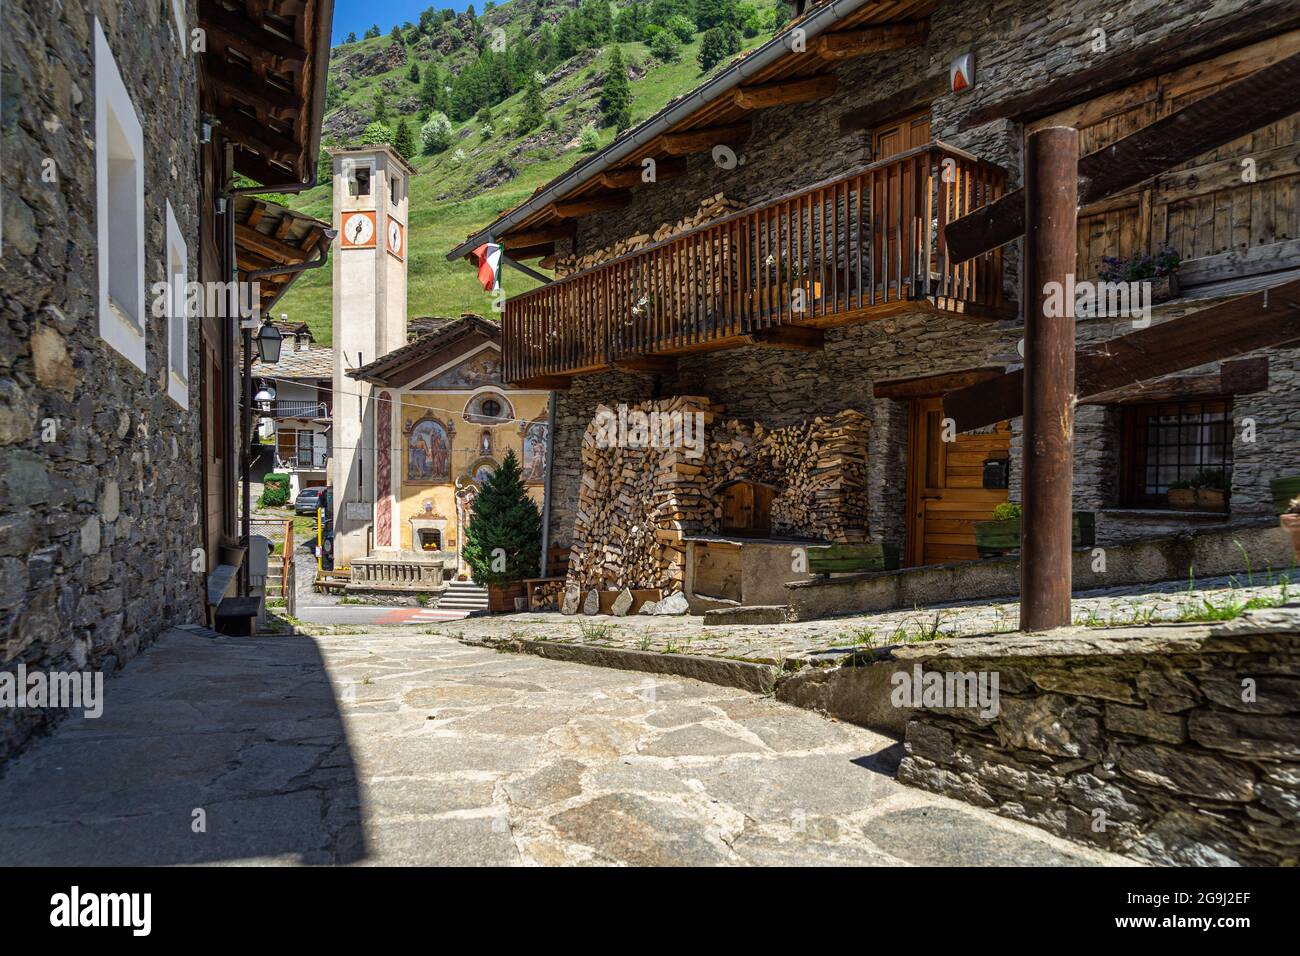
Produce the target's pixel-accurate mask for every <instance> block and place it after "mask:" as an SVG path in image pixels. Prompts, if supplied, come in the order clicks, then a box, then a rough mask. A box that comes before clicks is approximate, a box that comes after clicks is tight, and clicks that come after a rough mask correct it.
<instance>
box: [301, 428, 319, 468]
mask: <svg viewBox="0 0 1300 956" xmlns="http://www.w3.org/2000/svg"><path fill="white" fill-rule="evenodd" d="M315 444H316V436H315V432H310V431H308V430H307V429H305V428H304V429H301V430H300V431H299V432H298V467H299V468H310V467H311V466H312V449H313V448H314V447H315Z"/></svg>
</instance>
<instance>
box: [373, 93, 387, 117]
mask: <svg viewBox="0 0 1300 956" xmlns="http://www.w3.org/2000/svg"><path fill="white" fill-rule="evenodd" d="M371 119H372V120H374V121H375V122H376V123H384V124H385V125H387V123H388V101H387V100H386V99H384V91H383V90H382V89H380V90H375V112H374V115H373V116H372V117H371Z"/></svg>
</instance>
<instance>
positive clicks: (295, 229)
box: [234, 196, 332, 314]
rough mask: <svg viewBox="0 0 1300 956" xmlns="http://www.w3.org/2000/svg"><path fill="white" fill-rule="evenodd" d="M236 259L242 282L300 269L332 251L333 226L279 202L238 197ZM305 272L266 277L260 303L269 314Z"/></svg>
mask: <svg viewBox="0 0 1300 956" xmlns="http://www.w3.org/2000/svg"><path fill="white" fill-rule="evenodd" d="M234 204H235V259H236V262H237V264H238V269H239V281H240V282H241V283H244V282H248V281H249V275H250V273H253V272H257V271H259V270H262V269H276V268H280V267H283V266H298V265H302V264H303V263H306V262H309V261H311V260H313V259H314V258H319V257H321V256H323V255H325V253H326V251H327V250H328V249H329V245H330V242H331V241H332V240H331V238H330V235H329V233H330V231H331V229H330V225H329V223H326V222H321V221H320V220H319V219H313V218H311V217H310V216H304V215H302V214H300V213H296V212H294V211H293V210H291V209H289V208H288V207H287V206H281V205H279V204H278V203H273V202H269V201H267V200H265V199H258V198H257V197H256V196H236V197H235V198H234ZM300 274H301V273H298V272H289V273H280V274H278V275H270V276H262V277H261V278H258V279H257V280H256V281H257V282H258V283H259V284H260V289H259V291H260V293H261V294H260V301H259V303H258V304H259V305H260V306H261V308H262V312H263V314H266V312H267V310H269V309H270V308H271V307H272V306H273V305H274V304H275V302H276V300H278V299H279V298H280V296H282V295H284V293H285V291H286V290H287V289H288V288H289V286H290V285H292V284H293V280H294V279H296V278H297V277H298V276H299V275H300Z"/></svg>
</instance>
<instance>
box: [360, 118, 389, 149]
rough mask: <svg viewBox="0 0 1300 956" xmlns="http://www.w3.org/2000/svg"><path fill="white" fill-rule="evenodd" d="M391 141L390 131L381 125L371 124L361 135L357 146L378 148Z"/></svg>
mask: <svg viewBox="0 0 1300 956" xmlns="http://www.w3.org/2000/svg"><path fill="white" fill-rule="evenodd" d="M392 141H393V133H392V131H391V130H390V129H389V128H388V127H387V126H385V125H384V124H383V123H371V124H370V125H369V126H367V127H366V128H365V129H364V130H363V131H362V133H361V139H360V140H358V141H357V145H358V146H379V145H381V144H383V143H391V142H392Z"/></svg>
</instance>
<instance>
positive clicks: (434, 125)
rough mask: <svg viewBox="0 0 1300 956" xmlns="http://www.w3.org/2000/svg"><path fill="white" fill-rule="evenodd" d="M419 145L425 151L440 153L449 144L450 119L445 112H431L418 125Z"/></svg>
mask: <svg viewBox="0 0 1300 956" xmlns="http://www.w3.org/2000/svg"><path fill="white" fill-rule="evenodd" d="M420 145H422V146H423V147H424V151H425V152H426V153H441V152H442V151H443V150H445V149H447V147H449V146H451V120H449V119H447V114H446V113H433V114H431V115H430V116H429V121H428V122H427V123H425V124H424V125H423V126H421V127H420Z"/></svg>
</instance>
